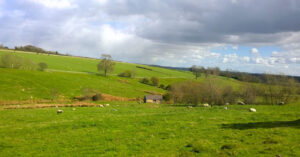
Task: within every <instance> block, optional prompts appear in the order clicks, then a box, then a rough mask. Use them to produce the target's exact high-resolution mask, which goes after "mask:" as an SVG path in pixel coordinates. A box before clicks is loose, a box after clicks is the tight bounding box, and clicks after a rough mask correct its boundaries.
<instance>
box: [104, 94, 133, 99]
mask: <svg viewBox="0 0 300 157" xmlns="http://www.w3.org/2000/svg"><path fill="white" fill-rule="evenodd" d="M102 100H105V101H135V100H136V98H126V97H119V96H113V95H109V94H104V93H102Z"/></svg>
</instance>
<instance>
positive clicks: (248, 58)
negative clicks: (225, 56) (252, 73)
mask: <svg viewBox="0 0 300 157" xmlns="http://www.w3.org/2000/svg"><path fill="white" fill-rule="evenodd" d="M242 59H243V61H245V62H250V57H243V58H242Z"/></svg>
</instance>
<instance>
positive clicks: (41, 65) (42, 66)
mask: <svg viewBox="0 0 300 157" xmlns="http://www.w3.org/2000/svg"><path fill="white" fill-rule="evenodd" d="M47 68H48V65H47V64H46V63H44V62H41V63H39V70H40V71H45V70H46V69H47Z"/></svg>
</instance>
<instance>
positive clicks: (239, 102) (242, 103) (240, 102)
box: [237, 101, 245, 105]
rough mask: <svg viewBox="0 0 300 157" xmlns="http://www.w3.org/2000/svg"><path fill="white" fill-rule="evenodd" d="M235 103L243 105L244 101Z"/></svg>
mask: <svg viewBox="0 0 300 157" xmlns="http://www.w3.org/2000/svg"><path fill="white" fill-rule="evenodd" d="M237 104H239V105H245V103H244V102H242V101H238V102H237Z"/></svg>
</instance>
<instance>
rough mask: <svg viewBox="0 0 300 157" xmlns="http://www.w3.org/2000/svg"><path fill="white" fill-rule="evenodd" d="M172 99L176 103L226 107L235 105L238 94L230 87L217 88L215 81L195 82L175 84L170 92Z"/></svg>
mask: <svg viewBox="0 0 300 157" xmlns="http://www.w3.org/2000/svg"><path fill="white" fill-rule="evenodd" d="M169 94H170V98H171V99H172V100H173V101H174V103H185V104H194V105H196V106H197V105H198V104H199V103H209V104H210V105H225V104H226V103H233V102H234V101H235V98H236V94H235V93H234V92H233V90H232V88H231V87H230V86H227V87H225V88H221V87H219V86H216V85H215V83H214V81H213V80H208V81H207V82H205V83H198V82H193V81H187V82H181V83H176V84H173V85H172V87H171V89H170V90H169Z"/></svg>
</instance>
